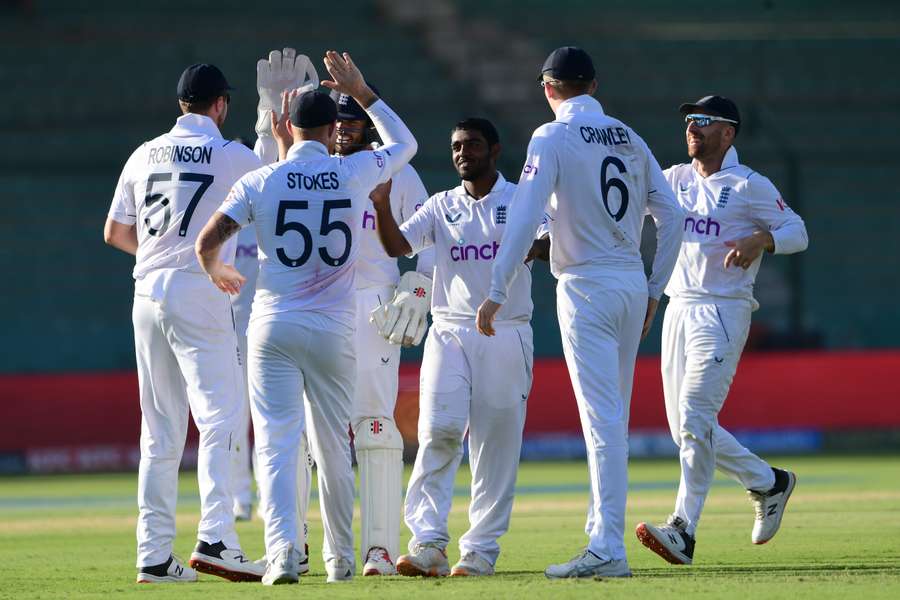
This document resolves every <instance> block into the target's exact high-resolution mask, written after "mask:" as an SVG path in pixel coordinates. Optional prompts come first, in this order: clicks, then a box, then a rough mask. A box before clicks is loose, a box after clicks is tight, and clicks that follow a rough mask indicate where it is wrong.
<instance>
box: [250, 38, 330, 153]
mask: <svg viewBox="0 0 900 600" xmlns="http://www.w3.org/2000/svg"><path fill="white" fill-rule="evenodd" d="M317 87H319V74H318V73H316V68H315V67H314V66H313V64H312V63H311V62H310V61H309V58H307V56H306V55H305V54H299V55H298V54H297V51H296V50H294V49H293V48H285V49H284V50H283V51H281V52H279V51H278V50H272V51H271V52H269V58H268V60H267V59H265V58H263V59H260V60H259V61H258V62H257V63H256V90H257V91H258V92H259V104H258V105H257V107H256V114H257V116H256V134H257V135H259V136H263V135H269V136H270V135H272V123H271V117H270V116H269V113H270V112H273V111H274V112H275V114H276V116H281V93H282V92H284V91H285V90H293V89H297V90H298V92H300V93H302V92H305V91H307V90H314V89H316V88H317Z"/></svg>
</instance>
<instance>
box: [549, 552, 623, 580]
mask: <svg viewBox="0 0 900 600" xmlns="http://www.w3.org/2000/svg"><path fill="white" fill-rule="evenodd" d="M544 575H545V576H546V577H547V578H548V579H572V578H584V577H594V578H601V579H602V578H604V577H631V569H629V568H628V561H627V560H625V559H624V558H623V559H621V560H603V559H602V558H600V557H598V556H597V555H596V554H594V553H593V552H591V551H590V550H588V549H587V548H585V549H584V552H582V553H581V554H579V555H578V556H576V557H575V558H573V559H572V560H570V561H569V562H565V563H561V564H558V565H550V566H549V567H547V568H546V570H544Z"/></svg>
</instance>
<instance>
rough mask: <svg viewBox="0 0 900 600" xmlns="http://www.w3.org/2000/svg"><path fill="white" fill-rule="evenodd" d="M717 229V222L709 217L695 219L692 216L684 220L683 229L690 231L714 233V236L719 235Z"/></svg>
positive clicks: (705, 233)
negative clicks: (714, 229) (714, 230)
mask: <svg viewBox="0 0 900 600" xmlns="http://www.w3.org/2000/svg"><path fill="white" fill-rule="evenodd" d="M713 227H715V228H716V232H715V233H713ZM719 229H720V227H719V223H718V222H716V221H714V220H713V219H712V218H711V217H706V218H705V219H695V218H694V217H688V218H686V219H685V220H684V230H685V231H689V232H691V233H699V234H702V235H715V236H716V237H719Z"/></svg>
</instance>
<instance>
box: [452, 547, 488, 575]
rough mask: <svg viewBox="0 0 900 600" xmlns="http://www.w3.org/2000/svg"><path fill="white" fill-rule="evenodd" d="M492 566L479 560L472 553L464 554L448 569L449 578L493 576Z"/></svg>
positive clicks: (483, 560)
mask: <svg viewBox="0 0 900 600" xmlns="http://www.w3.org/2000/svg"><path fill="white" fill-rule="evenodd" d="M493 574H494V565H492V564H491V563H489V562H488V561H486V560H485V559H483V558H481V557H480V556H478V555H477V554H475V553H474V552H466V553H465V554H463V556H462V558H460V559H459V562H457V563H456V564H455V565H453V568H452V569H450V576H451V577H481V576H483V575H493Z"/></svg>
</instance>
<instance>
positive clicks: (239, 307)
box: [231, 227, 259, 335]
mask: <svg viewBox="0 0 900 600" xmlns="http://www.w3.org/2000/svg"><path fill="white" fill-rule="evenodd" d="M236 237H237V250H236V251H235V254H234V268H235V269H237V270H238V271H239V272H240V274H241V275H243V276H244V277H246V278H247V281H246V282H245V283H244V285H242V286H241V291H240V292H239V293H237V294H235V295H233V296H231V308H232V309H233V310H234V322H235V327H236V329H237V332H238V334H239V335H247V324H248V323H249V322H250V308H251V307H252V305H253V295H254V294H255V293H256V278H257V276H258V275H259V259H258V258H257V253H258V250H257V247H256V230H254V229H253V227H244V228H243V229H241V230H240V231H239V232H238V234H237V236H236Z"/></svg>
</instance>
